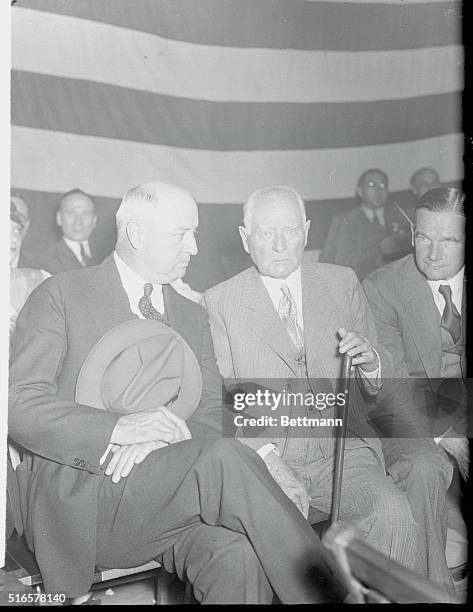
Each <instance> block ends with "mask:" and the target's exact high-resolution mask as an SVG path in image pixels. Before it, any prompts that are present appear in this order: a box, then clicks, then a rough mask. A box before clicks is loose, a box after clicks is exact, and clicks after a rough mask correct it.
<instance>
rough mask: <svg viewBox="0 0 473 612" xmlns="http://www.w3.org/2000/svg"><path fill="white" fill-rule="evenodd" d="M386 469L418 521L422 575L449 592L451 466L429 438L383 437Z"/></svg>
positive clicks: (451, 588)
mask: <svg viewBox="0 0 473 612" xmlns="http://www.w3.org/2000/svg"><path fill="white" fill-rule="evenodd" d="M383 452H384V455H385V458H386V469H387V470H388V473H389V474H390V475H391V476H392V478H393V479H394V481H395V483H396V485H397V486H398V487H399V488H401V489H402V490H404V491H405V492H406V494H407V498H408V500H409V503H410V506H411V509H412V514H413V515H414V518H415V520H416V521H417V524H418V538H419V547H420V550H422V551H424V553H425V559H424V568H425V570H424V574H425V575H426V576H427V577H428V578H430V580H432V581H433V582H436V583H438V584H440V585H441V586H443V587H444V588H446V589H447V590H449V591H450V592H452V591H453V588H454V587H453V580H452V577H451V574H450V572H449V570H448V567H447V560H446V555H445V545H446V541H447V521H448V512H447V490H448V488H449V486H450V483H451V481H452V476H453V465H452V464H451V462H450V461H449V459H448V457H447V456H446V454H445V452H444V451H443V450H442V449H441V448H439V447H438V446H437V444H435V442H434V441H433V440H431V439H419V438H385V439H383Z"/></svg>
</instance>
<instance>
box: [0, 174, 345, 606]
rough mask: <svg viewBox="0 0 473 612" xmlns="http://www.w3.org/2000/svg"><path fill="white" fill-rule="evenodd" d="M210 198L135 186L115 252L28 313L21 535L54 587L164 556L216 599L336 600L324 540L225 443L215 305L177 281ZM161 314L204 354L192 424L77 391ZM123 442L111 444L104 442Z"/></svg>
mask: <svg viewBox="0 0 473 612" xmlns="http://www.w3.org/2000/svg"><path fill="white" fill-rule="evenodd" d="M197 223H198V217H197V206H196V204H195V202H194V200H193V198H192V197H191V196H190V194H189V193H187V192H186V191H184V190H182V189H180V188H178V187H174V186H171V185H166V184H164V183H158V182H156V183H150V184H146V185H143V186H140V187H136V188H134V189H131V190H130V191H129V192H128V193H127V194H126V195H125V197H124V198H123V200H122V203H121V205H120V208H119V210H118V212H117V233H118V238H117V243H116V248H115V251H114V253H112V254H111V255H110V256H109V257H108V258H106V259H105V261H104V262H103V263H102V264H100V265H99V266H96V267H90V268H83V269H79V270H72V271H70V272H67V273H64V274H60V275H57V276H53V277H51V278H49V279H47V280H46V281H45V282H44V283H43V284H42V285H40V286H39V287H38V288H37V289H36V290H35V291H34V292H33V293H32V295H31V296H30V298H29V300H28V301H27V303H26V305H25V307H24V308H23V310H22V312H21V313H20V316H19V317H18V321H17V332H16V336H15V343H14V347H13V360H12V366H11V371H10V381H11V389H10V400H11V402H10V415H9V433H10V436H11V438H12V439H13V440H14V441H15V442H16V443H18V444H19V445H21V447H23V448H24V449H25V454H24V459H23V461H22V463H21V464H20V465H19V466H18V467H17V470H16V474H17V477H18V480H19V486H20V498H21V504H22V515H23V517H24V522H25V525H24V531H25V536H26V539H27V543H28V546H29V547H30V548H31V550H32V551H33V552H34V554H35V556H36V559H37V562H38V564H39V566H40V569H41V574H42V577H43V580H44V585H45V588H46V591H59V592H62V593H65V594H66V595H68V596H70V597H78V596H81V595H82V594H83V593H85V592H86V591H87V590H88V589H89V587H90V584H91V581H92V577H93V573H94V566H95V565H100V566H104V567H133V566H137V565H141V564H143V563H145V562H147V561H150V560H151V559H155V558H159V559H160V560H162V562H163V564H164V566H165V567H166V568H167V569H168V570H170V571H175V572H177V573H178V574H179V576H180V577H181V578H182V579H186V580H188V581H189V582H191V583H192V585H193V589H194V595H195V597H196V598H197V599H198V600H199V601H201V602H203V603H271V601H272V597H273V592H274V593H276V595H277V596H278V597H279V599H280V600H281V601H282V602H283V603H308V602H320V601H327V600H329V599H330V598H331V597H333V596H334V590H333V589H332V587H333V577H332V576H331V572H330V570H329V567H328V565H327V563H326V561H325V554H324V551H323V548H322V546H321V543H320V540H319V539H318V537H317V536H316V535H315V534H314V532H313V530H312V529H311V527H310V525H309V524H308V523H307V522H306V521H305V519H304V517H303V516H302V514H301V513H300V512H299V511H298V510H297V508H296V507H295V506H294V504H293V503H292V502H291V501H290V500H289V499H288V498H287V496H286V495H285V494H284V492H283V491H282V490H281V489H280V487H279V486H278V485H277V484H276V483H275V482H274V481H273V479H272V478H271V476H270V475H269V473H268V471H267V469H266V466H265V464H264V462H263V461H262V460H261V458H260V457H259V456H258V454H257V453H256V452H255V451H253V450H252V449H250V448H248V447H246V446H244V445H243V444H241V443H240V442H239V441H238V440H228V439H227V440H226V439H222V437H221V436H222V410H221V403H222V383H221V379H220V376H219V374H218V370H217V365H216V362H215V357H214V353H213V346H212V340H211V336H210V330H209V325H208V320H207V316H206V314H205V311H204V310H203V308H202V307H201V306H199V305H197V304H195V303H193V302H191V301H189V300H187V299H185V298H183V297H182V296H180V295H179V294H177V293H176V292H175V291H174V290H173V288H172V287H171V285H170V283H172V282H173V281H175V280H176V279H179V278H181V277H182V276H184V274H185V271H186V268H187V265H188V263H189V260H190V258H191V256H192V255H195V254H196V252H197V249H196V243H195V238H194V232H195V230H196V228H197ZM137 317H138V318H141V319H144V318H146V319H149V318H150V319H156V320H160V319H162V318H163V317H164V318H165V319H166V320H167V321H168V323H169V325H170V326H171V327H172V328H173V329H174V330H175V331H177V332H178V333H179V334H180V335H181V336H182V337H183V338H184V339H185V340H186V341H187V343H188V344H189V346H190V347H191V349H192V351H193V352H194V353H195V356H196V358H197V360H198V361H199V363H200V366H201V371H202V395H201V399H200V403H199V405H198V407H197V409H196V411H195V412H194V413H193V414H192V415H191V416H190V417H189V418H188V419H187V420H186V421H185V420H183V419H182V418H179V417H178V416H176V415H175V414H173V413H172V412H171V410H168V409H167V408H165V407H162V406H156V408H155V409H154V410H148V411H144V412H138V413H134V414H129V415H126V416H119V415H117V414H115V413H114V412H110V411H107V410H99V409H97V408H94V407H92V406H89V405H85V404H78V403H77V402H75V400H74V398H75V386H76V381H77V377H78V374H79V371H80V369H81V366H82V364H83V362H84V360H85V359H86V357H87V355H88V353H89V351H90V350H91V348H92V347H93V346H94V345H95V344H96V343H97V341H98V340H99V339H101V338H102V337H103V336H104V334H105V333H107V332H108V331H110V330H111V329H113V328H115V327H116V326H117V325H119V324H121V323H124V322H126V321H129V320H130V319H133V318H137ZM110 445H113V447H112V448H111V450H110V452H113V453H114V454H113V456H112V457H111V458H110V456H109V455H107V450H108V449H109V448H110Z"/></svg>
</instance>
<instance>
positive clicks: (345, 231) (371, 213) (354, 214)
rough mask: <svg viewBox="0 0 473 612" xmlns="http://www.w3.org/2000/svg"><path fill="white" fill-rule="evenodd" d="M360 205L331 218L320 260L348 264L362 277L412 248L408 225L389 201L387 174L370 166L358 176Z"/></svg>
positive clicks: (357, 190) (357, 191) (357, 193)
mask: <svg viewBox="0 0 473 612" xmlns="http://www.w3.org/2000/svg"><path fill="white" fill-rule="evenodd" d="M356 195H357V196H358V198H359V200H360V205H359V206H357V207H355V208H354V209H353V210H350V211H348V212H347V213H345V214H342V215H337V216H336V217H334V219H333V220H332V223H331V225H330V227H329V231H328V234H327V239H326V241H325V245H324V248H323V249H322V253H321V255H320V261H321V262H326V263H334V264H339V265H342V266H349V267H350V268H353V270H354V271H355V272H356V274H357V276H358V278H359V279H360V280H362V279H363V278H365V276H367V275H368V274H369V273H370V272H372V271H373V270H376V269H377V268H380V267H381V266H383V265H384V264H385V263H386V262H389V261H392V260H393V259H397V258H398V257H402V256H403V255H405V254H406V253H408V252H409V251H410V249H411V245H410V233H409V226H408V224H407V222H406V220H405V219H404V217H403V215H402V214H401V213H400V212H399V211H398V210H397V209H396V208H395V207H393V206H389V205H388V196H389V192H388V177H387V174H386V173H385V172H383V171H382V170H379V169H377V168H371V169H369V170H366V172H363V174H362V175H361V176H360V178H359V179H358V185H357V189H356Z"/></svg>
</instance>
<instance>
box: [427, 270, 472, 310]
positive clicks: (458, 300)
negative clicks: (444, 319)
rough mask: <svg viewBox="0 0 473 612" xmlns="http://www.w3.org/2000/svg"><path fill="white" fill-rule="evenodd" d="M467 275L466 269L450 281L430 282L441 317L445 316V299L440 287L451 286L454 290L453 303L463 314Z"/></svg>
mask: <svg viewBox="0 0 473 612" xmlns="http://www.w3.org/2000/svg"><path fill="white" fill-rule="evenodd" d="M464 275H465V267H464V266H463V268H462V269H461V270H460V272H457V273H456V274H455V276H454V277H453V278H450V279H449V280H435V281H431V280H428V281H427V283H428V285H429V287H430V290H431V291H432V295H433V296H434V302H435V305H436V306H437V308H438V311H439V313H440V316H442V314H443V310H444V308H445V298H444V297H443V295H442V294H441V293H440V292H439V287H440V285H450V288H451V290H452V302H453V303H454V304H455V306H456V308H457V310H458V312H459V313H460V314H461V312H462V301H463V277H464Z"/></svg>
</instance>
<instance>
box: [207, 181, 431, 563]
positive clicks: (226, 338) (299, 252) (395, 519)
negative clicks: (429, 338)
mask: <svg viewBox="0 0 473 612" xmlns="http://www.w3.org/2000/svg"><path fill="white" fill-rule="evenodd" d="M309 225H310V222H309V221H307V220H306V214H305V208H304V202H303V200H302V198H301V197H300V195H299V194H298V193H297V192H296V191H295V190H293V189H292V188H290V187H272V188H268V189H262V190H259V191H257V192H255V193H254V194H252V195H251V196H250V197H249V199H248V201H247V203H246V204H245V208H244V226H243V227H240V234H241V238H242V241H243V246H244V248H245V250H246V251H247V252H248V253H249V254H250V256H251V258H252V260H253V262H254V264H255V267H251V268H249V269H247V270H244V271H243V272H241V273H240V274H238V275H237V276H235V277H233V278H231V279H229V280H227V281H225V282H223V283H221V284H220V285H217V286H216V287H213V288H212V289H210V290H209V291H208V292H207V293H206V294H205V296H204V303H205V305H206V307H207V310H208V313H209V319H210V326H211V332H212V337H213V341H214V345H215V352H216V357H217V364H218V366H219V369H220V371H221V373H222V375H223V376H224V378H226V379H232V380H237V381H249V382H251V381H252V380H254V379H259V380H262V379H265V380H268V379H271V380H270V381H269V380H268V386H270V387H271V388H272V390H276V391H279V392H281V393H282V392H284V391H285V390H286V391H287V390H289V389H290V390H291V391H293V390H295V389H298V390H299V391H301V390H302V391H305V392H306V393H309V392H313V394H314V395H315V394H316V393H324V394H325V396H326V397H329V395H328V394H330V393H333V392H334V390H335V385H336V380H337V378H338V377H340V376H341V363H342V359H341V355H340V353H348V354H349V355H350V356H352V357H353V365H354V369H355V371H356V377H357V379H358V383H359V384H357V385H355V384H354V385H352V386H353V390H352V405H351V407H350V409H351V413H352V414H351V420H350V423H349V424H348V428H349V434H348V435H349V436H350V437H349V439H347V442H346V451H345V468H344V476H343V489H342V498H341V512H340V518H341V520H345V521H350V522H355V523H357V525H358V526H359V527H360V528H361V529H362V530H363V532H364V534H365V536H366V541H367V542H369V543H371V544H372V545H373V546H374V547H375V548H377V549H378V550H380V551H381V552H383V553H385V554H386V555H388V556H390V557H391V558H394V559H396V560H397V561H399V562H400V563H402V564H404V565H405V566H407V567H410V568H412V569H414V570H416V571H418V572H423V571H425V568H423V567H421V566H420V564H419V562H418V559H417V555H416V549H417V546H416V530H417V526H416V524H415V522H414V521H413V518H412V514H411V511H410V509H409V506H408V503H407V499H406V497H405V496H404V495H403V494H402V493H401V492H399V491H398V490H397V489H396V487H395V486H394V484H393V483H392V481H391V480H390V479H388V478H387V477H386V476H385V470H384V459H383V456H382V452H381V443H380V441H379V439H378V438H377V437H376V434H375V433H374V431H373V430H372V429H371V427H370V426H369V425H368V424H367V422H366V418H365V415H364V413H363V401H362V394H363V393H367V394H368V395H373V394H376V393H377V392H378V391H379V388H380V374H381V363H380V359H379V356H378V352H377V351H376V349H375V348H374V344H375V343H376V329H375V326H374V323H373V321H372V318H371V315H370V312H369V308H368V304H367V302H366V299H365V296H364V294H363V291H362V289H361V286H360V284H359V282H358V280H357V278H356V276H355V274H354V272H353V271H352V270H350V269H348V268H342V267H340V266H334V265H331V264H317V263H315V264H311V263H310V262H303V261H302V258H303V251H304V247H305V245H306V243H307V235H308V231H309ZM381 354H382V351H381ZM382 358H384V357H382ZM227 382H228V383H231V380H230V381H228V380H227ZM292 409H293V412H292V414H295V413H297V414H298V415H299V416H301V417H304V416H306V417H308V418H310V417H315V416H324V417H327V418H330V417H333V415H334V408H333V407H327V408H326V410H325V411H324V412H323V413H321V415H320V413H318V412H317V413H315V412H314V407H313V406H309V407H308V408H305V407H299V408H296V407H294V406H293V407H292ZM254 432H255V435H254V436H253V437H252V436H251V428H250V429H248V428H247V430H246V431H245V432H242V433H243V436H245V437H243V438H242V441H243V442H244V443H246V444H248V445H250V446H252V447H253V448H255V450H257V451H258V453H259V454H260V455H261V456H262V457H263V460H264V461H265V463H266V465H267V467H268V469H269V471H270V473H271V474H272V476H273V478H274V479H275V480H276V481H277V482H278V483H279V485H280V486H281V488H282V489H283V490H284V491H285V493H286V494H287V495H288V496H289V497H290V498H291V499H292V500H293V502H294V503H295V504H296V506H297V507H298V508H299V509H300V510H301V512H302V513H303V514H304V515H305V516H307V514H308V507H309V504H310V505H311V506H313V507H315V508H317V509H319V510H321V511H323V512H330V508H331V498H332V479H333V469H334V449H335V440H334V437H333V436H334V431H333V429H325V430H324V429H323V427H311V426H310V425H308V426H304V425H302V426H301V427H299V426H298V425H296V426H293V427H289V428H288V429H287V431H286V432H283V436H284V437H281V428H279V430H278V429H277V428H271V427H269V428H266V429H265V430H264V431H261V432H259V435H257V434H256V430H254ZM284 434H285V435H284ZM335 435H336V434H335ZM246 436H249V437H246Z"/></svg>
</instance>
